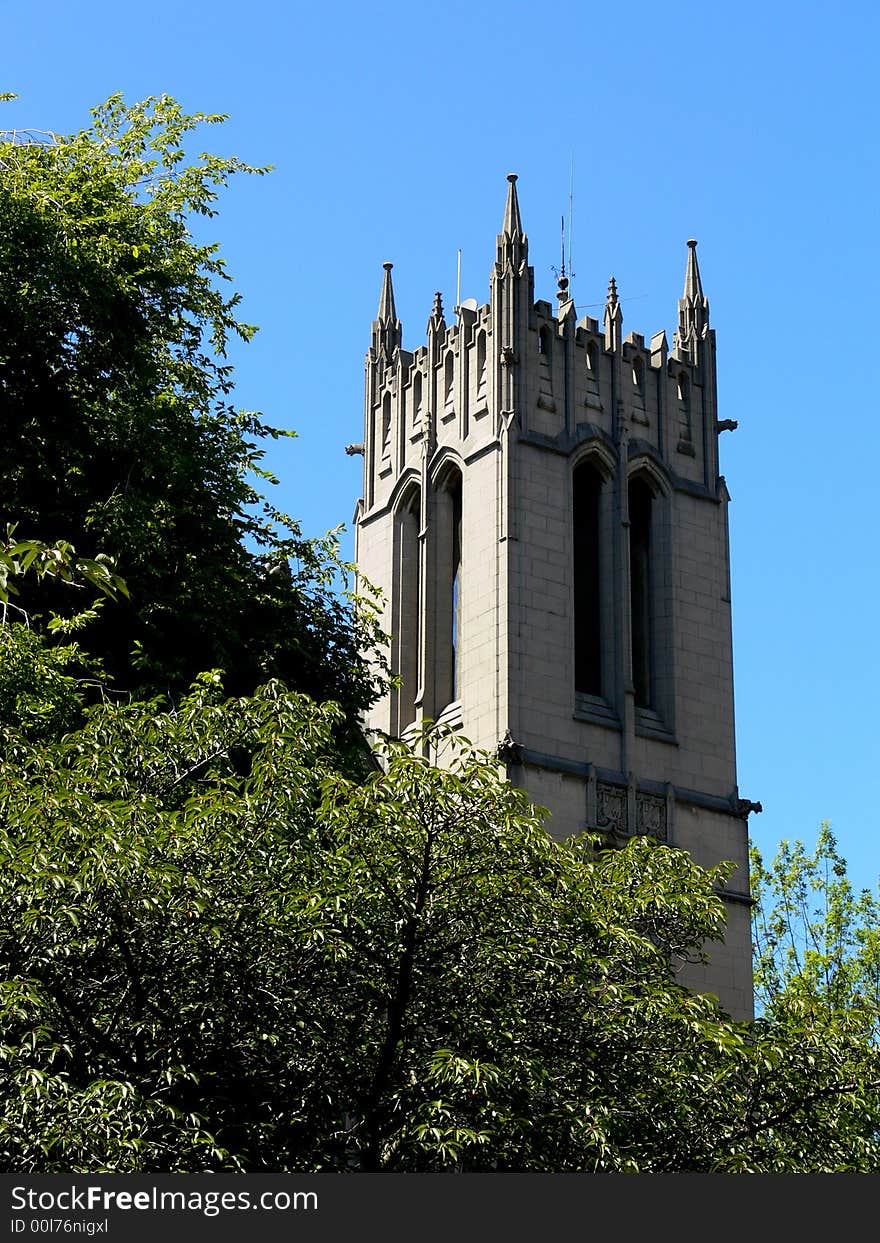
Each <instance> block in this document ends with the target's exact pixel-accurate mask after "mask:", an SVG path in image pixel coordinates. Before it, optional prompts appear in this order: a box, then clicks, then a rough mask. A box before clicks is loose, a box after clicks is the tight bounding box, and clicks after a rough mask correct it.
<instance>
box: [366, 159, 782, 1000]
mask: <svg viewBox="0 0 880 1243" xmlns="http://www.w3.org/2000/svg"><path fill="white" fill-rule="evenodd" d="M696 248H697V243H696V242H695V241H689V242H688V251H687V260H686V267H685V281H684V291H683V295H682V297H681V298H680V299H679V302H678V326H677V328H676V330H675V334H674V337H673V345H672V349H671V350H670V349H669V346H668V343H667V338H666V334H665V332H662V331H661V332H658V333H655V334H654V336H653V337H651V339H650V341H649V342H648V343H647V344H646V342H645V338H644V337H643V336H642V335H641V334H639V333H636V332H631V333H630V334H629V335H628V336H626V337H624V336H623V314H622V310H621V302H620V298H619V296H618V290H617V285H616V282H615V280H614V278H613V277H612V278H611V280H610V282H609V285H608V293H607V298H606V303H605V310H604V315H603V318H602V323H601V325H600V323H599V321H598V320H596V319H593V318H591V317H590V316H584V317H582V318H580V319H578V318H577V315H576V311H575V305H574V301H573V298H572V294H571V291H570V288H569V280H568V278H567V277H566V276H565V275H564V274H563V275H562V276H561V277H560V278H559V281H558V289H557V293H556V302H557V305H556V306H555V307H553V306H552V305H551V304H550V303H549V302H545V301H540V300H538V301H536V300H535V296H534V273H533V270H532V268H531V267H530V266H529V262H528V239H527V237H526V234H525V232H524V231H523V227H522V220H521V217H520V208H519V202H518V198H517V190H516V176H515V175H514V174H510V176H509V177H508V187H507V199H506V203H505V208H504V218H503V222H502V226H501V232H500V233H499V234H498V237H497V240H496V252H495V262H494V264H493V266H492V270H491V272H490V277H489V301H488V303H486V304H484V305H482V306H478V305H477V304H476V302H475V301H474V300H470V301H466V302H464V303H463V305H461V306H459V307H455V308H454V310H453V315H452V319H451V322H450V323H447V320H446V315H445V312H444V309H443V305H442V301H441V298H440V295H439V294H437V295H435V298H434V304H433V308H432V311H431V315H430V318H429V319H428V323H427V331H426V343H425V344H424V345H421V346H419V347H418V348H417V349H416V350H415V351H414V352H412V353H410V352H408V351H407V350H404V349H403V345H402V332H401V325H400V322H399V320H398V319H397V316H396V311H395V306H394V292H393V288H392V278H391V266H392V265H391V264H390V263H386V264H385V271H384V278H383V283H382V292H381V297H380V301H379V308H378V313H377V317H376V319H375V320H374V322H373V328H372V337H371V344H370V349H369V351H368V353H367V357H366V373H365V380H366V382H365V408H364V418H365V433H364V445H363V449H364V489H363V497H362V499H361V500H360V501H359V502H358V507H357V511H356V514H355V524H356V559H357V563H358V567H359V569H360V570H361V571H362V573H363V574H364V575H365V577H366V578H368V579H369V580H370V581H371V582H372V583H373V584H375V585H376V586H378V587H381V588H382V590H383V592H384V599H385V605H386V614H385V618H384V628H385V629H386V630H387V631H388V632H389V633H390V635H391V651H390V659H391V665H392V668H393V669H394V671H395V672H396V673H397V674H399V676H400V679H401V685H400V687H399V688H398V689H395V690H393V691H392V692H390V694H389V695H387V696H386V697H385V699H383V700H382V701H380V702H379V703H378V704H377V705H376V706H375V707H374V708H373V709H372V711H371V713H370V715H369V718H368V720H367V722H366V723H367V725H368V726H369V727H370V728H373V729H379V730H382V731H385V732H388V733H391V734H394V735H402V734H404V733H405V731H406V730H407V728H408V727H409V726H412V725H415V724H417V723H418V722H420V721H423V720H428V719H431V720H440V721H443V722H445V723H447V724H448V725H450V726H452V727H453V728H457V729H460V730H461V731H462V733H463V734H464V735H465V736H466V737H467V738H469V739H470V740H471V742H473V743H474V744H475V745H477V746H480V747H483V748H486V749H488V750H493V751H495V752H496V754H497V755H498V757H499V761H500V762H501V763H503V764H505V765H506V767H507V772H508V776H509V778H510V780H511V781H513V782H514V783H515V784H517V785H520V786H522V787H523V788H524V789H526V790H527V791H528V793H529V795H530V796H531V798H532V799H533V800H534V801H535V802H537V803H540V804H542V805H543V806H545V807H547V808H548V809H549V811H550V820H549V823H548V828H549V831H550V832H551V834H553V835H554V836H556V837H565V836H567V835H569V834H571V833H573V832H577V831H579V830H581V829H584V828H591V829H594V830H598V831H600V832H601V833H603V834H605V835H606V836H607V838H608V840H609V841H610V842H612V843H619V842H623V841H625V840H626V839H627V838H629V837H630V836H632V835H634V834H650V835H652V836H654V837H655V838H658V839H659V840H661V841H664V842H667V843H669V844H671V845H674V846H678V847H683V848H685V849H687V850H688V851H689V852H690V853H691V854H692V855H693V857H694V858H695V859H696V861H697V862H698V863H700V864H702V865H704V866H709V865H712V864H714V863H717V862H718V861H719V860H722V859H728V860H731V861H733V862H734V864H735V865H736V868H735V871H734V872H733V874H732V876H731V878H730V880H729V882H728V886H727V890H726V892H725V893H724V894H723V898H724V902H725V905H726V908H727V912H728V932H727V937H726V940H725V943H724V944H723V945H721V946H718V945H715V946H711V947H709V952H710V962H709V964H708V966H706V967H701V968H689V969H688V974H687V976H684V975H683V976H682V977H681V978H682V980H683V982H685V983H687V984H688V985H689V986H691V987H693V988H696V989H700V990H705V991H709V992H713V993H715V994H717V995H718V996H719V997H720V998H721V1001H722V1004H723V1005H724V1006H725V1007H726V1008H727V1009H728V1010H729V1011H730V1012H731V1013H732V1014H733V1015H734V1016H735V1017H738V1018H746V1017H750V1016H751V1014H752V972H751V938H750V918H749V909H750V900H749V878H748V851H747V818H748V815H749V813H750V812H751V811H754V810H760V807H759V805H758V804H753V803H750V802H748V801H747V800H744V799H741V798H740V796H739V792H738V790H737V784H736V751H735V738H734V712H733V662H732V648H731V618H730V567H729V549H728V532H727V505H728V501H729V495H728V492H727V487H726V484H725V481H724V477H723V476H722V475H720V474H719V467H718V438H719V433H720V432H722V431H724V430H728V429H731V428H733V427H735V426H736V424H735V423H733V422H732V421H730V420H725V421H722V422H719V420H718V414H717V401H716V378H715V335H714V332H713V330H712V329H711V328H710V327H709V303H708V300H707V298H706V297H705V295H704V294H703V287H702V281H701V277H700V270H699V266H698V263H697V253H696Z"/></svg>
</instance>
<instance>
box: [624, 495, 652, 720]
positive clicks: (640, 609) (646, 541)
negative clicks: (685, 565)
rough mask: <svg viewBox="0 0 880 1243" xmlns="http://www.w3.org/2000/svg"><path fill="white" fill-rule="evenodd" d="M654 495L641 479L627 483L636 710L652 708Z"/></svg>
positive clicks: (631, 623)
mask: <svg viewBox="0 0 880 1243" xmlns="http://www.w3.org/2000/svg"><path fill="white" fill-rule="evenodd" d="M653 505H654V494H653V491H652V489H651V487H650V486H649V485H648V483H647V482H646V481H645V480H644V479H641V478H638V477H637V478H635V479H631V480H630V484H629V586H630V637H631V651H632V680H633V688H634V691H635V703H636V707H637V708H653V707H654V690H655V669H654V646H655V645H654V641H653V622H654V616H653V614H654V609H653V601H652V597H653V591H652V588H653V581H652V580H653V572H652V571H653V567H652V551H653V550H652V544H653V538H652V535H653V533H652V518H653V513H652V510H653Z"/></svg>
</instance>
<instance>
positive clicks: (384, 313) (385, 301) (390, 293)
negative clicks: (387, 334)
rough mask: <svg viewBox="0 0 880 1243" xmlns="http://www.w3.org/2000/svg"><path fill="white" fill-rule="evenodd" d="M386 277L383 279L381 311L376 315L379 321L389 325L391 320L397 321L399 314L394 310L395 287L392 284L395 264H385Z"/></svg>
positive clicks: (380, 301) (380, 297) (383, 265)
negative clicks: (392, 270)
mask: <svg viewBox="0 0 880 1243" xmlns="http://www.w3.org/2000/svg"><path fill="white" fill-rule="evenodd" d="M382 267H383V268H384V269H385V275H384V276H383V277H382V293H381V294H380V295H379V310H378V313H377V315H376V318H377V319H378V320H381V321H382V322H384V323H387V322H388V321H389V320H390V321H392V322H393V321H394V320H395V319H397V312H396V311H395V309H394V286H393V285H392V283H391V269H392V268H393V267H394V264H393V263H383V264H382Z"/></svg>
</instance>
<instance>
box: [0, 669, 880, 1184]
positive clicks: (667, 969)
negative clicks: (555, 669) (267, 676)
mask: <svg viewBox="0 0 880 1243" xmlns="http://www.w3.org/2000/svg"><path fill="white" fill-rule="evenodd" d="M338 715H339V713H338V709H335V708H332V707H323V708H321V707H318V706H316V705H315V704H313V703H312V702H310V701H309V700H308V699H306V698H304V697H302V696H299V695H294V694H291V693H289V692H287V691H285V690H284V689H283V688H282V687H281V686H280V685H278V684H270V685H268V686H266V687H265V688H263V689H262V690H261V691H260V692H259V693H258V694H257V695H256V696H254V697H252V698H245V699H233V700H228V701H223V700H222V699H221V697H220V691H219V687H218V684H217V681H216V679H213V678H210V677H206V678H203V679H202V680H201V682H200V683H199V684H197V685H196V686H195V687H194V688H193V690H192V692H191V694H190V695H189V696H188V697H187V698H186V699H185V700H184V701H183V702H182V703H181V704H180V705H179V706H178V707H177V708H176V709H174V710H162V709H161V708H160V706H159V705H157V704H149V703H144V704H131V705H127V706H103V707H100V708H95V709H92V710H91V711H90V712H89V714H88V717H87V720H86V722H85V725H84V727H83V728H82V729H81V730H79V731H75V732H72V733H69V734H67V735H66V736H65V737H64V738H62V739H60V740H57V741H54V742H50V743H48V744H43V745H41V746H39V747H37V746H28V745H27V744H26V743H23V742H22V741H21V739H20V738H19V739H18V741H17V743H16V748H15V755H14V760H13V759H10V758H5V759H4V760H2V761H0V957H2V960H3V968H4V970H3V978H4V981H5V982H4V984H3V985H2V991H0V1007H2V1019H0V1022H2V1030H3V1032H4V1036H3V1044H2V1048H0V1059H2V1060H0V1102H2V1118H3V1121H2V1124H0V1161H2V1163H3V1164H4V1167H5V1168H7V1169H17V1170H23V1171H24V1170H31V1171H36V1170H40V1171H46V1172H51V1171H53V1170H55V1171H60V1170H71V1169H73V1170H96V1169H112V1170H129V1171H137V1170H157V1169H171V1170H181V1171H182V1170H193V1169H203V1168H210V1169H246V1170H314V1169H323V1170H346V1169H350V1170H401V1171H406V1170H445V1169H465V1170H516V1169H529V1170H552V1171H565V1170H597V1171H602V1170H604V1171H631V1170H651V1171H658V1172H659V1171H670V1170H727V1171H744V1170H759V1171H760V1170H792V1171H795V1170H797V1171H801V1170H804V1169H820V1170H841V1169H847V1170H856V1169H868V1168H872V1164H873V1165H876V1162H877V1159H878V1150H877V1133H878V1126H880V1111H878V1104H877V1088H878V1083H880V1066H878V1055H877V1052H876V1050H873V1049H872V1048H871V1046H870V1044H869V1042H866V1041H865V1040H864V1038H863V1037H862V1036H860V1035H859V1034H858V1033H857V1032H854V1031H852V1030H849V1031H845V1030H843V1029H836V1028H834V1029H829V1028H828V1027H825V1028H820V1027H819V1026H818V1025H817V1024H816V1023H815V1022H813V1021H812V1019H810V1017H809V1016H808V1015H803V1014H801V1015H799V1014H798V1012H797V1011H796V1010H795V1009H794V1008H791V1009H789V1011H788V1013H787V1015H786V1020H785V1022H784V1023H783V1022H776V1021H771V1020H768V1019H765V1020H762V1021H761V1022H759V1023H757V1024H756V1025H754V1026H749V1025H738V1024H734V1023H732V1022H731V1021H729V1020H728V1019H727V1018H726V1017H725V1016H724V1015H723V1014H722V1013H721V1012H720V1011H718V1009H717V1008H716V1007H715V1005H714V1003H713V1002H712V1000H711V999H709V998H706V997H701V996H696V995H693V994H691V993H689V992H687V991H685V990H684V989H682V988H680V987H679V986H678V985H677V984H676V983H675V978H674V976H675V968H676V965H677V964H679V963H681V962H682V961H683V960H685V959H687V958H688V957H691V956H698V955H699V954H700V952H701V951H700V949H699V947H700V946H701V945H702V944H703V943H704V941H705V940H706V938H711V937H713V936H716V935H718V933H719V932H720V930H721V927H722V924H723V914H722V908H721V904H720V902H719V901H718V899H717V897H716V888H717V885H718V884H719V883H720V881H721V880H722V871H721V870H719V869H716V870H714V871H712V872H704V871H702V870H701V869H699V868H698V867H697V866H696V865H695V864H694V863H693V862H692V861H691V859H690V858H689V856H687V855H686V854H684V853H683V852H680V851H675V850H671V849H668V848H665V847H661V846H657V845H654V844H653V843H651V842H650V841H648V840H646V839H640V840H636V841H633V842H632V843H631V844H630V845H629V846H628V847H627V848H626V849H624V850H622V851H615V852H609V853H605V852H599V853H597V851H596V847H595V844H594V843H592V842H591V841H589V840H573V841H570V842H567V843H564V844H561V845H560V844H558V843H554V842H553V841H552V840H551V839H550V838H549V837H548V835H547V834H546V831H545V830H544V828H543V825H542V823H541V820H540V816H539V814H538V813H537V812H536V811H535V809H533V808H531V807H530V806H529V805H528V804H527V802H526V801H525V799H524V797H523V795H522V794H521V793H519V792H518V791H516V790H514V789H512V788H511V787H510V786H509V785H508V784H507V783H506V781H504V780H503V779H501V778H500V777H499V776H498V774H497V769H496V765H495V764H494V762H493V761H492V760H491V759H490V758H489V757H487V756H480V755H477V756H471V755H469V754H468V753H467V752H466V751H464V750H461V749H460V748H458V747H457V744H456V743H455V742H454V740H452V739H449V738H448V737H446V736H444V735H443V734H441V733H437V732H435V733H432V734H430V735H428V736H427V737H426V738H425V739H424V741H423V746H424V749H425V750H426V751H429V752H430V753H431V754H432V755H436V753H437V751H438V750H441V749H442V750H443V751H444V760H445V766H444V767H442V768H439V767H435V766H432V765H431V764H430V763H428V762H427V760H426V759H425V758H424V757H423V756H422V755H420V754H416V753H415V752H413V751H412V750H408V749H406V748H404V747H402V746H399V745H389V747H388V748H387V750H386V751H385V752H384V754H383V755H382V760H381V765H380V766H379V767H377V768H376V769H375V771H374V772H373V773H372V775H371V776H369V777H368V778H366V779H365V778H364V777H363V774H361V773H355V774H351V775H347V774H346V773H345V772H344V771H340V764H339V759H338V756H337V754H336V751H335V747H334V743H333V736H334V729H335V726H336V723H337V720H338ZM6 755H7V756H9V755H10V753H9V752H8V751H7V752H6Z"/></svg>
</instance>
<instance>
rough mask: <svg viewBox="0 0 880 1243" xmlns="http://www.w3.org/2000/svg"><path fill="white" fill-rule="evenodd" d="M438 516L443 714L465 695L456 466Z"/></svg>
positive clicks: (438, 658)
mask: <svg viewBox="0 0 880 1243" xmlns="http://www.w3.org/2000/svg"><path fill="white" fill-rule="evenodd" d="M435 514H436V524H435V541H436V542H435V544H434V549H435V566H436V574H437V578H436V598H435V616H434V623H435V625H434V633H435V636H436V652H435V693H436V699H437V702H436V705H435V707H436V710H437V711H438V712H440V711H442V710H443V708H445V707H446V705H447V704H450V703H453V702H455V700H456V699H458V697H459V695H460V693H461V656H462V646H461V640H462V482H461V472H460V471H459V470H458V469H457V468H455V467H451V468H450V469H449V470H448V472H447V473H446V474H445V475H444V478H443V482H442V483H441V484H440V486H439V489H438V492H437V496H436V504H435Z"/></svg>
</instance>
